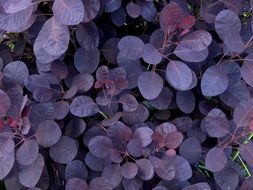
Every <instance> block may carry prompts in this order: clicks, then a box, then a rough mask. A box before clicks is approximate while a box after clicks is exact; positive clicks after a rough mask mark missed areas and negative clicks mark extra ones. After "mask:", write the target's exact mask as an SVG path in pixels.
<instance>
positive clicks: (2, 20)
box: [0, 1, 33, 32]
mask: <svg viewBox="0 0 253 190" xmlns="http://www.w3.org/2000/svg"><path fill="white" fill-rule="evenodd" d="M8 2H9V1H8ZM22 5H24V4H22ZM25 6H26V5H25ZM32 12H33V7H32V6H28V7H26V8H25V9H22V10H20V11H17V12H15V13H3V12H1V13H0V29H1V30H5V31H7V32H16V31H17V30H19V29H20V28H21V27H23V26H24V25H25V24H26V23H27V22H28V20H29V19H30V17H31V15H32Z"/></svg>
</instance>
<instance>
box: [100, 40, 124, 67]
mask: <svg viewBox="0 0 253 190" xmlns="http://www.w3.org/2000/svg"><path fill="white" fill-rule="evenodd" d="M119 41H120V39H119V38H111V39H109V40H107V41H106V42H105V43H104V45H103V47H102V52H103V55H104V57H105V58H106V60H107V61H108V62H109V63H116V62H117V55H118V53H119V50H118V43H119Z"/></svg>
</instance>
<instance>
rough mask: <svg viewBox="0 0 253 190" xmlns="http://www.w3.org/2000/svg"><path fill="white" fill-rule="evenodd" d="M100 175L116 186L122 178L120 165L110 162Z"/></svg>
mask: <svg viewBox="0 0 253 190" xmlns="http://www.w3.org/2000/svg"><path fill="white" fill-rule="evenodd" d="M102 177H104V178H105V179H107V180H108V181H110V184H111V185H112V187H113V188H115V187H117V186H118V185H119V184H120V183H121V180H122V176H121V171H120V165H119V164H112V165H107V166H106V167H105V168H104V169H103V172H102Z"/></svg>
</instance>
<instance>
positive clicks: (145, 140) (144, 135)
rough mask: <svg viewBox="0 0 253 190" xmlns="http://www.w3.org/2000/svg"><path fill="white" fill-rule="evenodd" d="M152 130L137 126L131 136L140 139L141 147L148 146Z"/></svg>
mask: <svg viewBox="0 0 253 190" xmlns="http://www.w3.org/2000/svg"><path fill="white" fill-rule="evenodd" d="M152 134H153V130H152V129H150V128H149V127H139V128H137V129H136V130H135V132H134V135H133V137H134V138H137V139H139V140H141V144H142V147H145V146H148V145H149V144H150V143H151V142H152V138H151V136H152Z"/></svg>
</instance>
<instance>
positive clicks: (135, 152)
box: [127, 138, 143, 157]
mask: <svg viewBox="0 0 253 190" xmlns="http://www.w3.org/2000/svg"><path fill="white" fill-rule="evenodd" d="M127 151H128V153H129V154H130V155H132V156H134V157H140V156H141V155H142V154H143V147H142V143H141V140H140V139H137V138H133V139H131V140H130V141H129V142H128V143H127Z"/></svg>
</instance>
